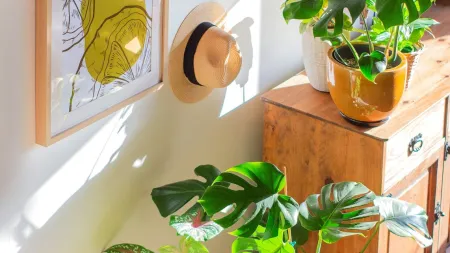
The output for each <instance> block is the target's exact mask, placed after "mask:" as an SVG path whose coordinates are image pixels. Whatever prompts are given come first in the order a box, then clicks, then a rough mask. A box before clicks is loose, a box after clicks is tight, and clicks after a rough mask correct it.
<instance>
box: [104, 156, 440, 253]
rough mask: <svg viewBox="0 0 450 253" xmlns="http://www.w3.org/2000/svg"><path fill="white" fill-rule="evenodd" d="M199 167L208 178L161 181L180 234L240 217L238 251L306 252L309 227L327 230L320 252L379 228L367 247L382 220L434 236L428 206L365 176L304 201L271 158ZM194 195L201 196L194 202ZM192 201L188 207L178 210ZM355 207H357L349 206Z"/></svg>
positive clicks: (204, 234) (159, 200) (158, 193)
mask: <svg viewBox="0 0 450 253" xmlns="http://www.w3.org/2000/svg"><path fill="white" fill-rule="evenodd" d="M195 174H196V175H197V176H201V177H203V178H204V180H202V181H200V180H196V179H190V180H185V181H181V182H176V183H172V184H169V185H165V186H162V187H158V188H155V189H153V191H152V198H153V201H154V203H155V204H156V206H157V207H158V210H159V211H160V213H161V215H162V216H163V217H169V216H171V218H170V223H169V224H170V225H171V226H172V227H174V228H175V229H176V230H177V233H178V234H179V235H181V236H184V237H187V238H191V239H195V240H198V241H205V240H209V239H212V238H214V237H216V236H217V235H219V234H220V233H221V232H223V231H224V230H225V229H228V228H230V227H232V226H235V225H237V224H239V226H238V228H237V229H236V230H234V231H232V232H230V233H229V234H231V235H233V236H236V237H237V238H236V240H235V241H234V243H233V245H231V252H233V253H240V252H259V253H275V252H279V253H294V252H295V250H296V248H297V249H299V250H302V251H303V252H304V249H303V248H302V245H303V244H304V243H306V242H307V241H308V231H309V232H317V233H318V234H319V241H318V243H317V250H316V252H320V251H321V246H322V243H335V242H337V241H339V240H340V239H342V238H345V237H348V236H363V233H364V232H367V231H372V233H371V236H370V237H369V238H368V239H367V243H366V244H365V246H364V247H363V248H362V249H355V252H364V251H365V250H366V249H367V247H368V245H369V244H370V242H371V241H372V239H373V238H374V236H375V235H376V234H377V232H378V230H379V228H380V226H386V227H387V228H388V230H389V231H390V232H392V233H394V234H396V235H398V236H402V237H410V238H413V239H414V240H416V242H417V243H418V244H419V245H420V246H421V247H428V246H430V245H431V244H432V238H431V237H430V235H429V232H428V228H427V219H428V217H427V215H426V213H425V211H424V210H423V208H421V207H419V206H417V205H415V204H411V203H407V202H404V201H401V200H398V199H395V198H386V197H379V196H376V195H375V194H374V193H373V192H372V191H371V190H369V189H368V188H366V187H365V186H364V185H363V184H361V183H356V182H343V183H337V184H334V183H333V184H329V185H326V186H324V187H323V188H322V191H321V193H320V194H319V195H318V194H314V195H311V196H309V197H308V198H307V199H306V200H305V201H304V202H303V203H302V204H300V205H299V204H298V203H297V201H296V200H294V199H293V198H292V197H290V196H287V195H283V194H279V192H281V191H282V190H283V188H284V187H285V185H286V179H285V176H284V174H283V173H282V172H281V171H280V170H279V169H278V168H277V167H275V166H274V165H273V164H270V163H262V162H254V163H245V164H242V165H238V166H235V167H233V168H230V169H228V170H227V171H225V172H223V173H221V172H220V171H219V170H218V169H217V168H215V167H214V166H211V165H206V166H199V167H197V168H196V169H195ZM331 195H333V196H334V197H331ZM194 198H199V200H198V201H194V202H193V203H192V200H193V199H194ZM319 202H320V203H319ZM189 203H192V204H190V205H191V207H190V208H189V209H188V211H186V212H184V213H183V214H181V215H180V216H177V215H174V214H175V213H176V212H177V211H179V210H180V209H181V208H183V207H184V206H185V205H188V204H189ZM251 207H253V208H251ZM349 209H351V210H352V212H347V210H349ZM246 213H247V214H248V216H246ZM380 216H381V219H380V218H379V217H380ZM241 221H243V222H241ZM324 221H325V222H324ZM349 221H351V222H350V223H349ZM218 228H220V229H218ZM349 228H350V229H351V231H353V232H349V230H348V229H349ZM227 248H228V247H227V246H224V250H223V251H221V252H227V251H228V250H227ZM125 252H126V251H125ZM137 252H139V251H137ZM161 252H163V251H161ZM169 252H171V251H169ZM175 252H176V251H175ZM202 252H203V251H202ZM108 253H109V252H108ZM142 253H147V252H144V251H142ZM163 253H165V252H163Z"/></svg>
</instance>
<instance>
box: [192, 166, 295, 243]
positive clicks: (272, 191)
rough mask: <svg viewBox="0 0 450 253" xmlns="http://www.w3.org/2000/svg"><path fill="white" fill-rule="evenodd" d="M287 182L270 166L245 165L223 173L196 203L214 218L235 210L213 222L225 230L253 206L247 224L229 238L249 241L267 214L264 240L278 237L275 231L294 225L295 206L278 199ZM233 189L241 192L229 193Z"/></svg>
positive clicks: (293, 203)
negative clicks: (218, 214) (247, 239)
mask: <svg viewBox="0 0 450 253" xmlns="http://www.w3.org/2000/svg"><path fill="white" fill-rule="evenodd" d="M285 185H286V179H285V176H284V175H283V173H282V172H281V171H280V170H278V168H277V167H275V166H274V165H273V164H270V163H261V162H256V163H245V164H242V165H239V166H236V167H233V168H231V169H229V170H227V171H226V172H224V173H222V174H221V175H220V176H219V177H217V179H216V180H215V181H214V184H213V185H212V186H210V187H208V189H207V190H206V192H205V194H204V195H203V197H202V198H201V199H200V200H199V203H200V204H201V205H202V206H203V208H204V210H205V211H206V213H207V214H208V215H209V216H214V215H215V214H217V213H218V212H220V211H221V210H222V209H224V208H225V207H227V206H230V205H233V204H234V210H233V211H232V212H231V213H230V214H228V215H226V216H225V217H223V218H220V219H217V220H215V222H216V223H217V224H219V225H220V226H222V227H224V228H229V227H231V226H232V225H234V224H236V222H238V221H239V219H241V218H242V216H243V215H244V214H245V212H246V211H247V209H248V207H249V206H250V205H251V204H252V203H254V204H255V210H254V211H253V213H252V215H251V216H250V218H248V219H247V221H246V223H245V224H244V225H242V226H241V227H239V228H238V229H237V230H235V231H233V232H232V233H231V234H232V235H234V236H239V237H250V236H251V235H252V234H253V233H254V232H255V230H256V229H257V227H258V225H259V224H260V223H261V221H262V219H263V216H264V214H265V213H266V211H267V210H269V212H268V219H267V225H266V231H265V234H264V238H265V239H269V238H272V237H276V236H278V229H279V228H282V229H288V228H291V227H292V226H294V225H295V224H297V219H298V204H297V202H296V201H295V200H294V199H292V198H291V197H288V196H285V195H279V194H278V192H280V191H281V190H282V189H283V188H284V186H285ZM233 186H236V187H239V188H240V189H232V188H231V187H233Z"/></svg>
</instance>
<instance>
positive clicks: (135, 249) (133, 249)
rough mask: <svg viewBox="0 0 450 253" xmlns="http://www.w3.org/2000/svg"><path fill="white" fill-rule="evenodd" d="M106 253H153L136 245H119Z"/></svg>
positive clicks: (105, 252)
mask: <svg viewBox="0 0 450 253" xmlns="http://www.w3.org/2000/svg"><path fill="white" fill-rule="evenodd" d="M103 252H104V253H153V251H150V250H148V249H146V248H144V247H142V246H140V245H136V244H126V243H124V244H118V245H114V246H112V247H111V248H109V249H107V250H105V251H103Z"/></svg>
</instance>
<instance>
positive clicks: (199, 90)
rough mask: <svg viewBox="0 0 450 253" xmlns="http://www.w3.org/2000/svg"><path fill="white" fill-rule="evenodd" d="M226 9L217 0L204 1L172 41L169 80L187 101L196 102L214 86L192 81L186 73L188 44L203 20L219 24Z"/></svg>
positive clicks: (193, 11) (179, 96) (181, 97)
mask: <svg viewBox="0 0 450 253" xmlns="http://www.w3.org/2000/svg"><path fill="white" fill-rule="evenodd" d="M225 16H226V11H225V9H224V8H223V6H222V5H220V4H219V3H215V2H210V3H203V4H200V5H199V6H197V7H196V8H195V9H194V10H192V11H191V12H190V13H189V15H188V16H187V17H186V18H185V20H184V21H183V23H182V24H181V26H180V28H179V30H178V32H177V34H176V35H175V38H174V41H173V43H172V49H171V51H170V54H169V70H168V71H169V73H168V74H169V82H170V85H171V87H172V90H173V93H174V94H175V96H176V97H177V98H178V99H179V100H181V101H182V102H185V103H195V102H198V101H200V100H202V99H204V98H205V97H207V96H208V95H209V94H210V93H211V92H212V90H213V89H212V88H208V87H204V86H200V85H196V84H193V83H191V82H190V81H189V80H188V78H187V77H186V76H185V74H184V69H183V60H184V52H185V50H186V45H187V43H188V40H189V38H190V36H191V34H192V32H193V31H194V30H195V28H197V26H198V25H199V24H201V23H203V22H210V23H213V24H215V25H219V24H220V22H221V21H222V20H223V19H224V18H225Z"/></svg>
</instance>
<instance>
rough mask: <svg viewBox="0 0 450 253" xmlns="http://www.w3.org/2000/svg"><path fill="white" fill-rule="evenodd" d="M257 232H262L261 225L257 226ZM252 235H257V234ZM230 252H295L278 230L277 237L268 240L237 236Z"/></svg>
mask: <svg viewBox="0 0 450 253" xmlns="http://www.w3.org/2000/svg"><path fill="white" fill-rule="evenodd" d="M258 231H259V232H262V233H263V232H264V228H263V227H261V226H260V227H258ZM254 237H258V235H257V234H255V235H254ZM231 252H232V253H244V252H261V253H295V249H294V247H292V246H291V245H290V244H289V243H285V242H284V240H283V233H282V231H280V232H279V233H278V236H277V237H274V238H272V239H269V240H260V239H255V238H237V239H236V240H235V241H234V242H233V245H232V248H231Z"/></svg>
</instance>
